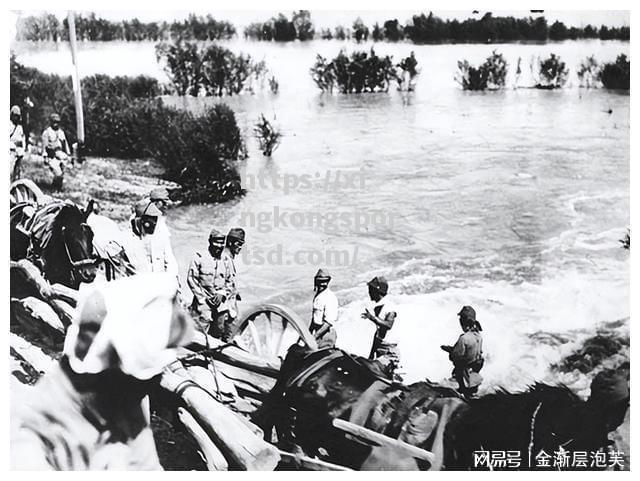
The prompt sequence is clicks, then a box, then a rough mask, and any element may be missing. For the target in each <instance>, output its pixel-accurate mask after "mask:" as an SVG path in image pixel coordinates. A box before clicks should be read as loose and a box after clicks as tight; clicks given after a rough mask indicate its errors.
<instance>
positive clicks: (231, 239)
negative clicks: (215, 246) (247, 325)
mask: <svg viewBox="0 0 640 481" xmlns="http://www.w3.org/2000/svg"><path fill="white" fill-rule="evenodd" d="M244 238H245V233H244V229H242V228H241V227H233V228H232V229H229V232H228V233H227V240H226V245H225V248H224V250H223V251H222V259H223V261H224V263H225V272H226V273H227V275H226V279H225V282H226V290H227V292H228V293H229V297H228V298H227V307H228V310H227V318H226V319H225V320H224V326H225V327H224V332H223V335H222V339H223V340H224V341H228V340H229V339H230V338H231V332H232V330H233V323H234V321H235V320H236V318H237V317H238V301H240V300H242V298H241V297H240V294H239V293H238V287H237V282H236V274H237V270H236V262H235V259H236V257H237V256H238V254H240V251H241V250H242V246H243V245H244Z"/></svg>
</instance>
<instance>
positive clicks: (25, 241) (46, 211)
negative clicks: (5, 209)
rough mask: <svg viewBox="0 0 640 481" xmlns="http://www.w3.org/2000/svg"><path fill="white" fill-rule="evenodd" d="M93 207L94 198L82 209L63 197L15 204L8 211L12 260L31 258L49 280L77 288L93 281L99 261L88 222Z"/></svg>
mask: <svg viewBox="0 0 640 481" xmlns="http://www.w3.org/2000/svg"><path fill="white" fill-rule="evenodd" d="M92 210H93V201H90V202H89V204H88V206H87V208H86V209H84V210H81V209H80V208H79V207H78V206H77V205H75V204H73V203H72V202H66V201H55V202H51V203H49V204H46V205H44V206H42V207H37V206H34V205H33V204H31V203H28V202H23V203H20V204H17V205H15V206H14V207H13V208H12V209H11V211H10V226H11V230H10V232H11V234H10V236H11V237H10V242H11V246H10V251H11V260H12V261H17V260H20V259H29V260H31V261H32V262H33V263H34V264H36V265H37V266H38V267H39V268H40V270H41V271H42V273H43V275H44V277H45V278H46V279H47V280H48V281H49V282H50V283H52V284H55V283H59V284H63V285H65V286H67V287H71V288H73V289H78V287H79V286H80V283H82V282H92V281H93V280H94V279H95V277H96V273H97V261H98V258H97V256H96V255H95V251H94V247H93V231H92V230H91V228H90V227H89V226H88V225H87V217H89V215H90V214H91V211H92ZM12 288H13V286H12Z"/></svg>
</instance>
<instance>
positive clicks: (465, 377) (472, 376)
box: [440, 306, 484, 397]
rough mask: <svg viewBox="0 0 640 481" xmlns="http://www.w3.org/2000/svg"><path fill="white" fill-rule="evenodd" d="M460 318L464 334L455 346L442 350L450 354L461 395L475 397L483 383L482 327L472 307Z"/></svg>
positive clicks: (464, 309)
mask: <svg viewBox="0 0 640 481" xmlns="http://www.w3.org/2000/svg"><path fill="white" fill-rule="evenodd" d="M458 317H459V318H460V327H461V328H462V331H463V332H462V334H461V335H460V337H459V338H458V340H457V341H456V343H455V344H454V345H453V346H440V348H441V349H442V350H443V351H445V352H448V353H449V360H450V361H451V362H452V363H453V377H454V378H455V380H456V381H457V382H458V390H459V391H460V394H462V395H463V396H465V397H473V396H475V395H476V393H477V392H478V388H479V387H480V384H481V383H482V376H480V369H482V366H483V365H484V358H483V357H482V335H481V334H480V331H482V326H481V325H480V323H479V322H478V321H477V320H476V311H475V309H474V308H473V307H471V306H464V307H463V308H462V309H461V310H460V312H459V313H458Z"/></svg>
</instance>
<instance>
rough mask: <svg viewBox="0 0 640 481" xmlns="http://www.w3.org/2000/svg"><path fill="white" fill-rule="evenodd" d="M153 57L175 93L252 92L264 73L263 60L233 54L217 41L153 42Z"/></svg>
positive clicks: (195, 94) (219, 94) (225, 93)
mask: <svg viewBox="0 0 640 481" xmlns="http://www.w3.org/2000/svg"><path fill="white" fill-rule="evenodd" d="M156 57H157V59H158V61H159V62H161V63H162V64H163V66H164V70H165V72H166V73H167V75H168V76H169V78H170V79H171V82H172V84H173V87H174V89H175V93H177V94H178V95H191V96H194V97H196V96H198V95H202V94H204V95H205V96H216V97H221V96H223V95H237V94H239V93H242V92H253V84H254V82H255V83H259V82H261V81H262V80H263V79H264V76H265V75H266V73H267V67H266V64H265V62H264V61H261V62H256V61H254V60H253V59H252V58H251V56H250V55H245V54H238V55H237V54H235V53H233V52H232V51H231V50H229V49H227V48H224V47H221V46H219V45H216V44H212V45H206V46H203V45H199V44H198V43H195V42H185V41H182V40H179V41H177V42H174V43H161V44H158V45H156Z"/></svg>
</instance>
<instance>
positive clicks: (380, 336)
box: [362, 276, 400, 377]
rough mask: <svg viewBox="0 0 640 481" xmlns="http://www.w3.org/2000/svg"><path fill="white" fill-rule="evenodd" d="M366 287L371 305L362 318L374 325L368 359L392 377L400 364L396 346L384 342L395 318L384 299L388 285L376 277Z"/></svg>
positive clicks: (392, 309) (391, 308)
mask: <svg viewBox="0 0 640 481" xmlns="http://www.w3.org/2000/svg"><path fill="white" fill-rule="evenodd" d="M367 286H368V288H369V298H370V299H371V301H372V302H373V305H372V306H371V308H367V309H365V311H364V312H363V313H362V317H363V318H364V319H369V320H370V321H371V322H373V323H374V324H375V325H376V333H375V335H374V337H373V345H372V346H371V353H370V354H369V359H372V360H374V359H375V360H377V361H379V362H380V364H382V366H383V368H384V371H385V372H386V373H387V375H389V377H392V376H393V374H394V372H395V370H396V368H397V367H398V366H399V364H400V357H399V355H398V352H397V348H396V345H395V344H391V343H387V342H385V337H386V336H387V333H388V332H389V331H390V330H391V328H392V327H393V324H394V323H395V320H396V316H397V314H396V312H395V310H394V308H393V307H392V306H391V305H390V303H388V302H387V299H386V296H387V292H388V291H389V283H388V282H387V280H386V279H385V278H384V277H382V276H377V277H374V278H373V279H371V280H370V281H369V282H367Z"/></svg>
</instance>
